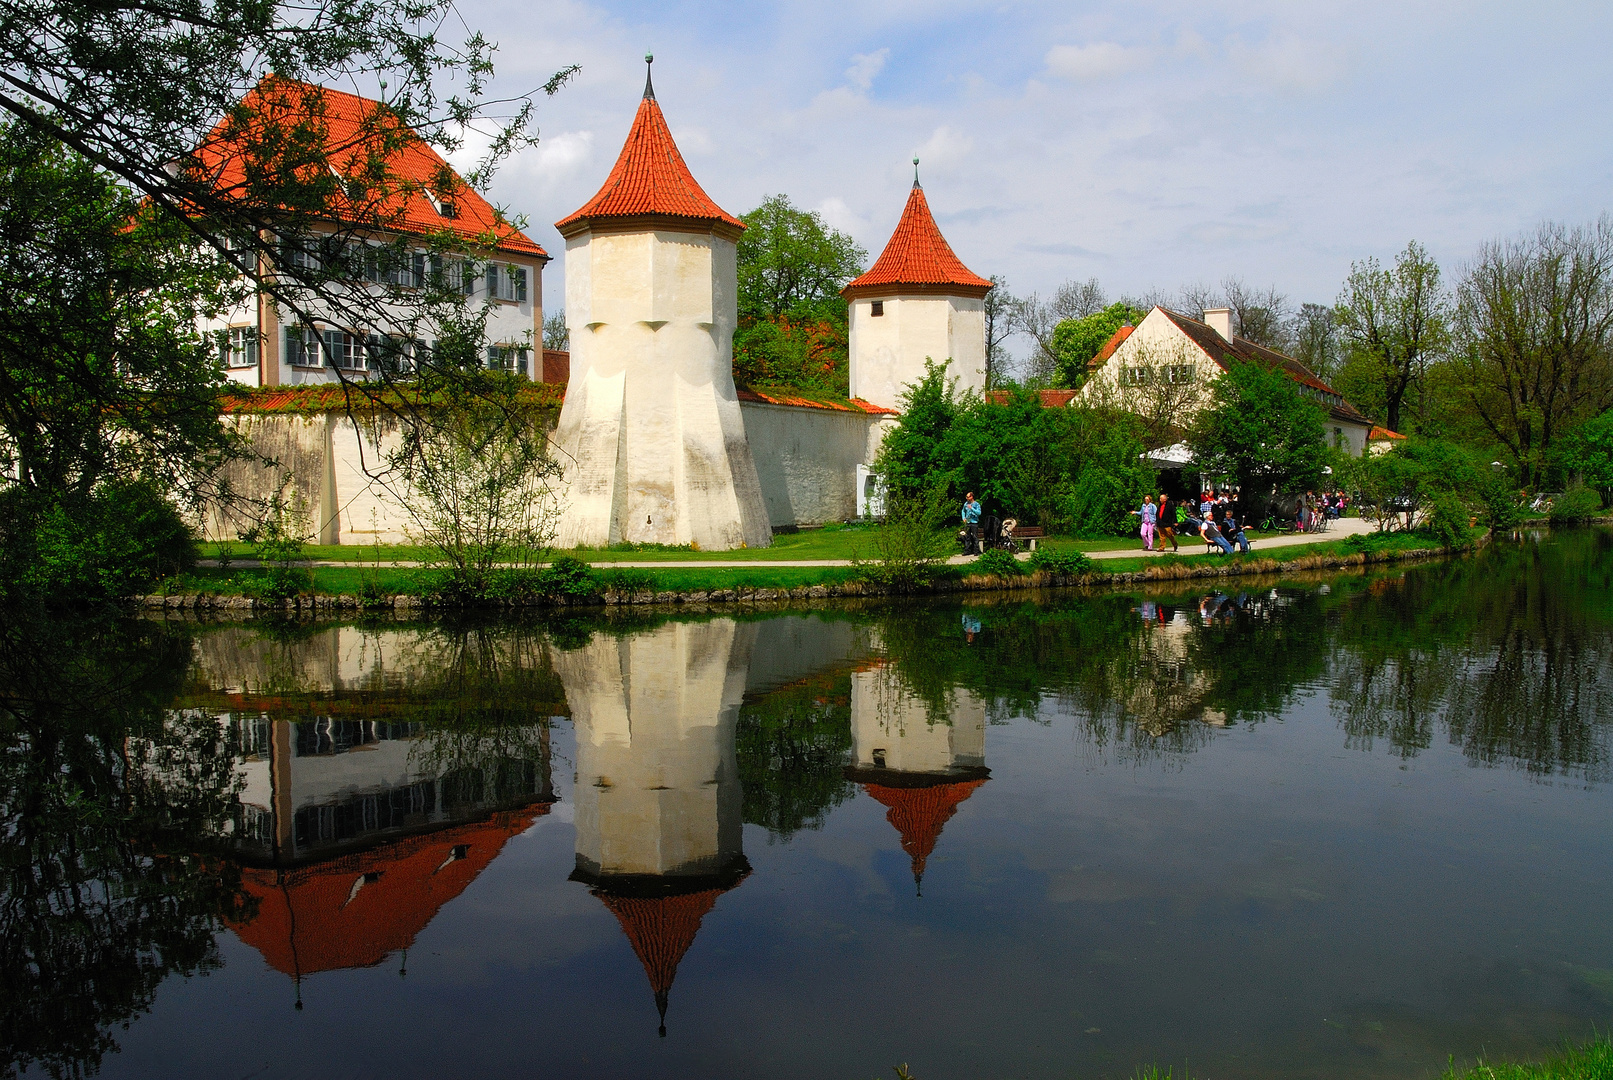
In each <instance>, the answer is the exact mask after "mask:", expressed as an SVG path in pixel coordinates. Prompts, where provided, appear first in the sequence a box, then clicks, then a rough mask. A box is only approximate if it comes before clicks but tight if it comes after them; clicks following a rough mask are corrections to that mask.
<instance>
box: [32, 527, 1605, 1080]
mask: <svg viewBox="0 0 1613 1080" xmlns="http://www.w3.org/2000/svg"><path fill="white" fill-rule="evenodd" d="M1191 585H1192V583H1169V584H1168V585H1167V584H1162V585H1161V586H1160V587H1158V588H1157V589H1153V588H1151V589H1143V590H1133V591H1130V592H1105V593H1080V592H1075V591H1066V592H1057V593H1049V594H1046V595H1042V596H1040V597H1037V598H1035V599H1030V600H1027V599H1025V598H1023V597H1020V598H1014V599H999V600H995V601H982V600H971V601H970V602H968V603H965V604H961V605H960V604H959V603H957V602H945V603H942V602H931V603H914V604H909V605H891V604H882V605H868V606H840V607H824V608H821V609H812V610H796V611H792V612H788V613H782V614H780V613H760V614H749V615H744V614H741V615H736V614H735V613H733V612H725V613H720V614H696V613H685V614H678V615H667V616H653V615H645V614H643V613H642V612H640V613H635V614H632V615H630V616H622V617H610V618H607V617H604V616H586V617H566V618H558V617H551V618H545V619H539V620H521V621H505V622H474V621H467V622H455V621H442V622H434V623H429V624H427V623H394V622H373V623H362V622H361V623H353V624H343V625H331V624H328V623H320V624H314V625H296V624H279V625H277V624H273V623H265V622H257V623H250V624H236V625H208V624H194V623H191V624H186V623H181V622H174V623H161V622H157V621H149V620H131V621H129V622H126V623H117V624H113V625H108V624H104V623H93V622H89V621H87V620H86V621H82V622H72V621H69V620H63V619H60V618H58V619H55V620H52V621H49V622H47V621H45V620H43V619H36V620H33V621H31V622H25V621H23V620H21V619H20V618H18V617H16V616H12V617H10V618H9V624H10V625H8V628H7V631H6V634H5V637H4V642H3V647H0V694H3V700H0V704H3V706H4V710H5V715H6V722H5V727H4V728H3V743H0V747H3V750H4V754H3V757H0V761H3V763H4V764H3V767H4V770H5V776H4V778H3V781H0V784H3V787H0V790H3V792H4V801H3V813H4V817H5V823H4V830H3V832H0V844H3V849H0V850H3V855H0V857H3V859H4V866H5V874H6V877H5V881H4V887H5V897H4V903H3V905H0V935H3V937H0V940H3V949H4V955H3V958H0V959H3V964H4V968H3V972H4V974H3V977H4V1000H5V1003H6V1004H5V1009H4V1019H3V1020H0V1053H3V1054H4V1058H3V1060H4V1061H5V1062H6V1063H7V1066H8V1068H9V1070H10V1071H12V1072H16V1073H21V1074H24V1075H101V1076H106V1077H122V1076H139V1077H147V1076H150V1077H158V1076H160V1077H225V1076H262V1077H369V1076H377V1077H381V1076H384V1077H407V1076H430V1077H460V1076H466V1077H468V1076H535V1075H545V1076H580V1075H587V1076H596V1077H618V1076H621V1077H629V1076H631V1077H704V1076H710V1077H729V1076H769V1077H802V1078H832V1077H833V1078H844V1080H867V1078H869V1077H874V1076H876V1075H884V1076H887V1077H888V1076H890V1075H892V1074H891V1071H890V1069H891V1066H893V1065H896V1064H898V1063H902V1062H906V1063H910V1065H911V1068H912V1071H913V1074H914V1075H915V1076H917V1077H919V1078H920V1080H948V1078H976V1077H1072V1076H1074V1077H1128V1076H1131V1075H1133V1073H1134V1072H1135V1071H1136V1069H1137V1068H1138V1067H1139V1066H1146V1065H1149V1064H1153V1063H1158V1064H1160V1065H1162V1066H1163V1065H1167V1064H1170V1065H1175V1066H1176V1067H1177V1068H1178V1069H1180V1068H1181V1066H1182V1065H1183V1064H1184V1063H1185V1064H1186V1065H1187V1066H1188V1067H1189V1069H1190V1070H1191V1072H1192V1075H1194V1076H1195V1077H1201V1076H1208V1077H1216V1078H1223V1077H1251V1078H1253V1077H1293V1076H1314V1077H1389V1076H1394V1077H1420V1076H1431V1075H1435V1074H1437V1072H1438V1071H1439V1070H1440V1069H1441V1068H1442V1067H1443V1066H1444V1064H1445V1061H1446V1059H1447V1055H1450V1054H1454V1055H1456V1056H1457V1058H1458V1059H1462V1058H1471V1057H1472V1056H1473V1055H1475V1054H1476V1053H1477V1052H1479V1051H1481V1050H1483V1051H1485V1052H1488V1053H1490V1054H1492V1055H1513V1056H1528V1055H1538V1054H1540V1053H1543V1052H1548V1051H1549V1050H1551V1049H1552V1048H1553V1046H1554V1045H1556V1044H1558V1043H1559V1041H1560V1040H1562V1039H1565V1038H1572V1039H1579V1038H1584V1037H1587V1036H1588V1035H1590V1034H1591V1032H1592V1030H1593V1028H1595V1027H1600V1028H1601V1029H1602V1030H1606V1026H1607V1025H1608V1024H1609V1022H1610V1021H1613V887H1610V881H1609V878H1610V875H1613V829H1610V827H1609V825H1610V822H1613V534H1610V533H1608V532H1606V531H1597V530H1582V531H1575V532H1567V533H1562V534H1558V535H1553V536H1542V535H1524V536H1520V537H1516V538H1513V539H1510V540H1506V541H1502V542H1498V543H1496V544H1493V545H1491V546H1490V547H1489V548H1487V549H1485V550H1484V551H1482V552H1481V553H1479V554H1477V555H1475V556H1472V557H1468V558H1461V559H1455V560H1451V561H1449V562H1442V563H1433V564H1423V565H1418V566H1414V567H1409V568H1401V569H1393V570H1381V571H1378V572H1374V573H1368V574H1345V575H1334V576H1331V577H1318V578H1315V579H1286V580H1280V581H1279V580H1269V581H1268V580H1244V581H1239V580H1235V579H1229V580H1228V581H1226V582H1224V583H1222V586H1221V588H1220V590H1219V591H1213V590H1212V591H1204V590H1203V589H1202V588H1200V589H1198V590H1197V591H1195V590H1193V589H1192V588H1190V586H1191Z"/></svg>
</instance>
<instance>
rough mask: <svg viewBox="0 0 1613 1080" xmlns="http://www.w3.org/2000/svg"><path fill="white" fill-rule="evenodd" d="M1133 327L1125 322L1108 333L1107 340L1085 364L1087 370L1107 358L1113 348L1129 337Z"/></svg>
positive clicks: (1113, 350)
mask: <svg viewBox="0 0 1613 1080" xmlns="http://www.w3.org/2000/svg"><path fill="white" fill-rule="evenodd" d="M1135 329H1136V327H1134V326H1132V325H1131V324H1130V323H1127V324H1126V325H1124V326H1122V327H1121V328H1120V329H1118V330H1116V331H1115V332H1114V333H1112V334H1110V335H1109V340H1108V341H1105V342H1104V343H1103V345H1102V346H1101V347H1100V348H1099V349H1098V351H1097V353H1096V355H1094V356H1093V357H1092V361H1091V362H1090V363H1089V364H1087V368H1088V370H1090V369H1092V368H1095V367H1098V366H1099V365H1100V364H1102V363H1103V362H1104V361H1105V360H1107V359H1109V357H1111V356H1113V355H1114V354H1115V350H1116V349H1118V348H1120V345H1121V343H1122V342H1123V341H1125V340H1126V339H1127V338H1129V337H1130V336H1131V332H1132V331H1133V330H1135Z"/></svg>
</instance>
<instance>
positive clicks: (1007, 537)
mask: <svg viewBox="0 0 1613 1080" xmlns="http://www.w3.org/2000/svg"><path fill="white" fill-rule="evenodd" d="M1018 525H1019V522H1018V521H1017V520H1016V519H1014V518H999V517H998V516H997V515H996V514H987V515H986V516H985V517H983V518H981V519H980V525H979V526H978V529H977V530H975V531H973V532H972V531H971V530H970V529H969V528H968V527H967V526H965V527H964V528H962V529H959V530H958V546H959V548H961V549H962V551H963V553H964V554H965V555H979V554H982V553H984V552H987V551H1008V552H1016V551H1020V550H1023V549H1022V548H1021V546H1020V544H1019V541H1017V540H1015V539H1014V535H1013V534H1014V529H1015V528H1017V527H1018Z"/></svg>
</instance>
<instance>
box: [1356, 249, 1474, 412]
mask: <svg viewBox="0 0 1613 1080" xmlns="http://www.w3.org/2000/svg"><path fill="white" fill-rule="evenodd" d="M1333 319H1334V322H1335V323H1336V324H1337V327H1338V333H1339V337H1340V339H1341V340H1342V342H1343V344H1344V350H1345V361H1344V364H1345V376H1346V377H1345V378H1344V380H1343V381H1344V382H1345V384H1346V385H1347V386H1348V387H1349V389H1350V391H1351V392H1354V393H1355V394H1356V397H1357V398H1359V399H1360V402H1361V403H1362V404H1363V405H1364V406H1365V407H1367V408H1371V409H1374V411H1375V415H1377V416H1378V417H1380V418H1381V419H1382V420H1383V422H1384V423H1385V424H1387V425H1388V426H1389V428H1390V429H1391V430H1393V431H1402V430H1403V428H1402V427H1401V425H1402V424H1403V423H1404V422H1405V421H1406V420H1407V419H1410V418H1409V417H1407V416H1406V415H1405V414H1404V409H1405V405H1406V402H1407V399H1408V396H1411V397H1413V398H1418V395H1420V393H1421V391H1422V383H1423V379H1424V377H1425V376H1426V375H1427V374H1428V371H1429V367H1430V365H1431V364H1433V363H1434V361H1436V360H1437V359H1438V358H1439V357H1440V355H1441V354H1442V353H1443V352H1444V350H1445V349H1446V348H1447V346H1448V344H1449V340H1450V300H1449V298H1448V297H1447V296H1446V293H1445V290H1444V288H1443V286H1442V285H1441V284H1440V274H1439V264H1438V263H1437V262H1435V261H1434V259H1433V257H1432V256H1430V255H1429V254H1428V250H1427V249H1426V248H1424V247H1423V246H1422V245H1421V244H1419V243H1417V241H1415V240H1413V241H1412V242H1411V243H1409V244H1407V245H1406V250H1405V251H1402V252H1401V253H1400V254H1399V255H1397V256H1395V264H1394V266H1393V267H1384V266H1382V265H1381V264H1379V262H1378V260H1377V259H1374V258H1368V259H1365V260H1363V261H1361V262H1357V263H1351V264H1350V276H1349V278H1347V279H1346V280H1345V282H1344V289H1343V291H1342V292H1340V293H1339V299H1338V303H1337V305H1336V306H1335V307H1334V309H1333ZM1352 400H1354V399H1352ZM1418 400H1420V398H1418ZM1380 408H1381V411H1377V410H1378V409H1380Z"/></svg>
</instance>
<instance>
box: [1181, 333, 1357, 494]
mask: <svg viewBox="0 0 1613 1080" xmlns="http://www.w3.org/2000/svg"><path fill="white" fill-rule="evenodd" d="M1323 415H1324V414H1323V412H1322V409H1321V407H1320V406H1319V405H1317V404H1316V403H1315V402H1313V401H1310V400H1307V399H1306V398H1304V397H1301V396H1300V393H1299V388H1298V384H1297V383H1296V382H1295V381H1294V380H1293V379H1291V378H1289V377H1288V376H1287V375H1286V374H1284V373H1283V372H1282V371H1279V370H1277V369H1276V368H1271V367H1266V366H1264V365H1262V364H1255V363H1234V364H1232V366H1231V367H1229V368H1228V369H1227V371H1226V373H1225V374H1224V375H1222V376H1221V377H1220V378H1219V379H1216V380H1215V385H1214V386H1213V387H1212V389H1211V391H1210V401H1209V403H1208V404H1207V405H1206V406H1205V407H1204V408H1203V409H1202V410H1200V412H1199V414H1198V416H1197V417H1196V418H1195V420H1194V425H1193V430H1192V432H1191V433H1190V434H1189V437H1188V444H1189V445H1190V446H1191V447H1192V450H1193V455H1194V457H1195V458H1196V459H1197V460H1198V463H1199V467H1200V468H1201V470H1202V471H1203V473H1204V475H1205V476H1206V477H1216V478H1227V479H1231V480H1232V481H1233V482H1234V483H1236V484H1237V486H1238V488H1239V489H1240V491H1241V492H1242V493H1243V497H1244V499H1245V500H1250V499H1254V500H1260V499H1262V498H1264V497H1265V496H1267V495H1269V494H1271V493H1274V492H1275V493H1279V494H1280V493H1284V492H1292V491H1303V490H1306V489H1312V488H1316V487H1319V486H1321V480H1322V469H1323V467H1324V466H1325V465H1326V464H1327V462H1328V452H1327V448H1326V444H1325V442H1324V441H1323V438H1322V420H1323Z"/></svg>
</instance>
